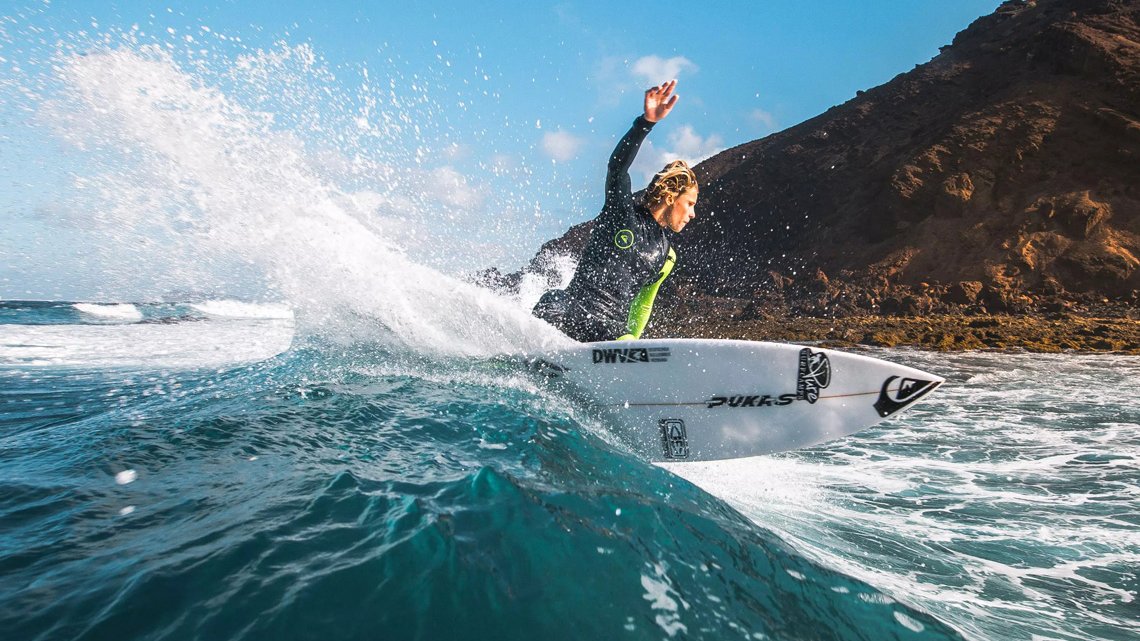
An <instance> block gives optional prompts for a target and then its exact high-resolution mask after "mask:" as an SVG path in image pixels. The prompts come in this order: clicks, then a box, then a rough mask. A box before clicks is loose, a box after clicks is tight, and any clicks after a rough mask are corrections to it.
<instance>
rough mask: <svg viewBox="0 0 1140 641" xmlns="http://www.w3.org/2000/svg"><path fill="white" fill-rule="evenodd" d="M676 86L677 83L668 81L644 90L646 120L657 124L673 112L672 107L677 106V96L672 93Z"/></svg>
mask: <svg viewBox="0 0 1140 641" xmlns="http://www.w3.org/2000/svg"><path fill="white" fill-rule="evenodd" d="M676 86H677V81H676V80H670V81H669V82H663V83H661V84H660V85H657V86H656V87H650V88H648V89H646V90H645V119H646V120H648V121H649V122H657V121H659V120H661V119H663V118H665V116H668V115H669V112H670V111H672V110H673V105H675V104H677V97H678V96H677V95H676V94H674V93H673V88H674V87H676Z"/></svg>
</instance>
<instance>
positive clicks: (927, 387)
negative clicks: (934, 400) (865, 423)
mask: <svg viewBox="0 0 1140 641" xmlns="http://www.w3.org/2000/svg"><path fill="white" fill-rule="evenodd" d="M896 380H897V381H898V382H899V386H898V387H897V388H895V389H891V384H892V383H894V382H895V381H896ZM939 385H940V383H939V382H938V381H924V380H921V379H917V378H901V377H898V376H892V377H890V378H888V379H887V380H885V381H883V388H882V389H881V390H879V400H877V401H875V411H877V412H878V413H879V416H882V417H883V418H886V417H888V416H890V415H891V414H894V413H895V412H897V411H899V410H901V409H902V408H904V407H906V406H907V405H910V404H911V403H913V402H915V401H917V400H918V399H920V398H922V397H923V396H925V395H926V394H927V393H928V392H930V391H931V390H933V389H934V388H935V387H938V386H939Z"/></svg>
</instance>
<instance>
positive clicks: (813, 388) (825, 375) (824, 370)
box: [796, 347, 831, 403]
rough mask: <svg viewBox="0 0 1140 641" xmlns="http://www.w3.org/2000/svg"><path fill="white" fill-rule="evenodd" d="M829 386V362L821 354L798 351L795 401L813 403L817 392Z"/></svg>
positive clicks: (807, 349)
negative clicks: (798, 364)
mask: <svg viewBox="0 0 1140 641" xmlns="http://www.w3.org/2000/svg"><path fill="white" fill-rule="evenodd" d="M828 385H831V361H830V360H828V358H827V354H824V353H823V352H812V351H811V349H809V348H807V347H805V348H803V349H801V350H800V371H799V375H798V376H797V377H796V400H801V401H807V402H809V403H814V402H816V401H818V400H819V391H820V390H821V389H823V388H825V387H827V386H828Z"/></svg>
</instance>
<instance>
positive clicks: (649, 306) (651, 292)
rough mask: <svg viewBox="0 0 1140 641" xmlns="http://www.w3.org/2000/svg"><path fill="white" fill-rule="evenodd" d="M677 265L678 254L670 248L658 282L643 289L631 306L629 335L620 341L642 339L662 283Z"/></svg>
mask: <svg viewBox="0 0 1140 641" xmlns="http://www.w3.org/2000/svg"><path fill="white" fill-rule="evenodd" d="M676 263H677V254H676V253H675V252H674V251H673V248H672V247H670V248H669V254H668V256H666V257H665V265H664V266H662V267H661V273H660V275H659V276H658V277H657V280H655V281H653V282H652V283H649V284H648V285H646V286H645V287H642V288H641V291H639V292H637V296H634V297H633V302H632V303H630V305H629V320H628V321H626V329H628V330H629V333H628V334H623V335H622V336H619V337H618V340H619V341H628V340H634V339H637V338H641V333H642V332H644V331H645V326H646V325H648V324H649V315H650V314H652V313H653V301H654V300H655V299H656V298H657V290H659V289H661V283H663V282H665V278H666V277H667V276H669V274H670V273H672V271H673V265H675V264H676Z"/></svg>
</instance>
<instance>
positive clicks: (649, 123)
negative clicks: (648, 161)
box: [606, 80, 678, 201]
mask: <svg viewBox="0 0 1140 641" xmlns="http://www.w3.org/2000/svg"><path fill="white" fill-rule="evenodd" d="M676 86H677V81H676V80H670V81H669V82H663V83H661V84H659V85H657V86H655V87H650V88H649V89H646V90H645V104H644V113H643V114H642V115H641V116H640V117H638V118H637V119H635V120H634V121H633V126H632V127H630V130H629V131H628V132H626V134H625V135H624V136H622V139H621V140H620V141H619V142H618V144H617V147H615V148H614V152H613V153H612V154H610V162H609V165H608V167H607V168H606V200H607V201H608V200H609V199H611V198H629V197H630V195H631V194H632V186H631V182H630V178H629V168H630V166H631V165H633V159H634V158H636V157H637V150H638V149H640V148H641V143H642V142H643V141H644V140H645V137H646V136H647V135H649V131H650V130H651V129H653V125H654V124H656V123H658V122H660V121H661V120H663V119H664V118H665V116H668V115H669V112H670V111H672V110H673V106H674V105H676V104H677V97H678V96H677V94H675V93H673V89H675V88H676Z"/></svg>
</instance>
